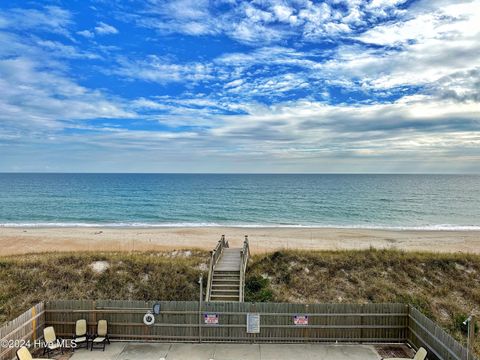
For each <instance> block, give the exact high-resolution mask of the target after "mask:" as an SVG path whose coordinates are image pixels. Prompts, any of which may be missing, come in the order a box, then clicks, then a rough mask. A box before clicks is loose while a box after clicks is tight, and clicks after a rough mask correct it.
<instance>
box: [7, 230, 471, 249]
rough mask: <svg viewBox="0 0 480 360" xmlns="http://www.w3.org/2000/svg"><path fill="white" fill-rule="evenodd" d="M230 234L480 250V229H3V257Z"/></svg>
mask: <svg viewBox="0 0 480 360" xmlns="http://www.w3.org/2000/svg"><path fill="white" fill-rule="evenodd" d="M222 234H225V235H226V237H227V240H229V242H230V246H231V247H240V246H241V244H242V242H243V237H244V235H246V234H247V235H248V236H249V240H250V247H251V250H252V253H260V252H267V251H274V250H278V249H304V250H305V249H306V250H311V249H315V250H343V249H350V250H351V249H368V248H370V247H373V248H377V249H384V248H388V249H401V250H406V251H429V252H469V253H477V254H480V231H443V230H442V231H410V230H398V231H393V230H367V229H334V228H229V227H201V228H145V229H143V228H0V255H15V254H23V253H38V252H51V251H61V252H63V251H145V250H172V249H187V248H188V249H194V248H198V249H204V250H211V249H212V248H213V247H214V246H215V244H216V243H217V241H218V240H219V239H220V236H221V235H222Z"/></svg>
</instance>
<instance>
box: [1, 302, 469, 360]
mask: <svg viewBox="0 0 480 360" xmlns="http://www.w3.org/2000/svg"><path fill="white" fill-rule="evenodd" d="M159 304H160V314H159V315H156V316H155V317H156V321H155V323H154V325H152V326H146V325H144V324H143V321H142V320H143V316H144V315H145V313H146V312H147V311H149V310H152V307H153V305H154V302H144V301H105V300H101V301H100V300H98V301H90V300H84V301H76V300H59V301H50V302H47V303H46V304H45V305H44V303H40V304H38V305H36V306H35V307H33V308H32V309H30V310H28V311H27V312H25V313H24V314H22V315H21V316H19V317H18V318H17V319H15V320H13V321H11V322H9V323H8V324H6V325H5V326H3V327H2V328H0V338H1V339H2V344H5V342H4V341H5V340H8V341H13V342H14V343H13V344H15V341H27V340H30V341H34V340H35V339H41V337H42V330H43V328H44V327H45V326H47V325H53V326H55V330H56V333H57V335H59V336H64V337H70V336H71V335H72V334H73V331H74V327H75V321H76V320H78V319H87V323H88V327H89V332H90V333H94V332H95V326H96V324H97V321H98V320H100V319H106V320H107V321H108V324H109V333H110V336H111V338H112V339H117V340H130V341H168V342H242V343H311V342H348V343H361V342H364V343H376V342H378V343H408V344H410V345H412V346H413V347H414V348H419V347H420V346H423V347H425V348H426V349H427V350H428V353H429V355H428V358H429V360H477V358H476V357H474V356H473V355H472V354H470V355H469V357H468V359H467V350H466V348H465V347H463V346H462V345H460V344H459V343H458V342H457V341H455V340H454V339H453V338H452V337H451V336H450V335H448V334H447V333H446V332H445V331H444V330H443V329H441V328H440V327H439V326H438V325H436V324H435V323H434V322H433V321H431V320H430V319H428V318H427V317H426V316H424V315H423V314H422V313H420V312H419V311H418V310H416V309H415V308H413V307H411V306H409V305H405V304H364V305H360V304H310V305H302V304H286V303H257V304H254V303H238V302H207V303H204V302H202V303H199V302H195V301H161V302H159ZM247 314H259V316H260V318H259V320H260V322H259V329H257V330H259V332H258V333H250V332H248V331H247ZM205 320H208V322H210V324H207V323H206V322H205ZM250 330H252V329H250ZM0 351H1V354H0V360H11V359H13V358H14V357H15V348H9V347H2V348H0Z"/></svg>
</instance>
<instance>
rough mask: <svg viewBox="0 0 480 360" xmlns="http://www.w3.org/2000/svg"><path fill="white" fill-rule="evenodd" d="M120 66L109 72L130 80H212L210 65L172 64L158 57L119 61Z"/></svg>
mask: <svg viewBox="0 0 480 360" xmlns="http://www.w3.org/2000/svg"><path fill="white" fill-rule="evenodd" d="M118 64H119V66H118V67H117V68H116V69H111V70H109V71H110V72H111V73H113V74H116V75H120V76H123V77H126V78H129V79H140V80H144V81H151V82H158V83H169V82H187V83H188V82H198V81H202V80H206V79H212V78H213V73H212V69H211V67H210V65H208V64H202V63H188V64H172V63H171V62H170V61H169V60H167V59H165V58H161V57H159V56H156V55H149V56H147V57H146V58H145V59H142V60H130V59H127V58H125V57H121V58H119V59H118Z"/></svg>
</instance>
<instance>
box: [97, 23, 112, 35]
mask: <svg viewBox="0 0 480 360" xmlns="http://www.w3.org/2000/svg"><path fill="white" fill-rule="evenodd" d="M95 32H96V33H97V34H99V35H110V34H118V30H117V29H116V28H115V27H113V26H112V25H108V24H105V23H104V22H99V23H98V24H97V26H95Z"/></svg>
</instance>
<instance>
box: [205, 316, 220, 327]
mask: <svg viewBox="0 0 480 360" xmlns="http://www.w3.org/2000/svg"><path fill="white" fill-rule="evenodd" d="M203 319H204V321H205V324H208V325H218V314H204V315H203Z"/></svg>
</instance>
